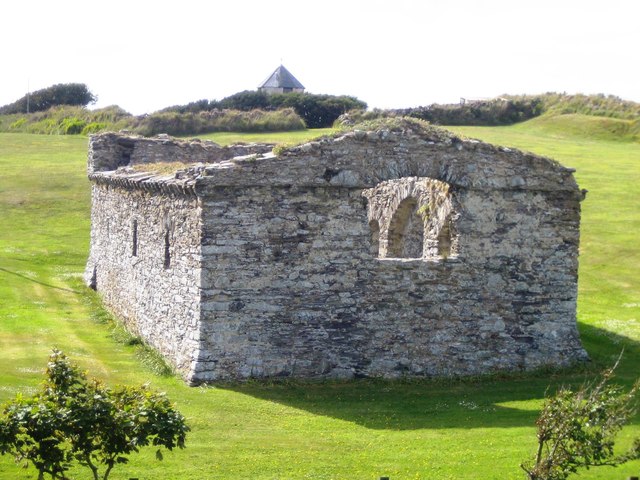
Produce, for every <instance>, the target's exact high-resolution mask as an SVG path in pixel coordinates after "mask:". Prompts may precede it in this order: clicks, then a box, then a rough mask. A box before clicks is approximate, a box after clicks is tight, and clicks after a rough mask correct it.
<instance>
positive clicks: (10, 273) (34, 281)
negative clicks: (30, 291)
mask: <svg viewBox="0 0 640 480" xmlns="http://www.w3.org/2000/svg"><path fill="white" fill-rule="evenodd" d="M0 272H5V273H8V274H9V275H14V276H16V277H18V278H21V279H23V280H27V281H29V282H32V283H37V284H38V285H42V286H43V287H48V288H53V289H55V290H60V291H62V292H69V293H80V292H79V291H78V290H72V289H70V288H64V287H57V286H55V285H51V284H50V283H45V282H41V281H40V280H36V279H35V278H31V277H27V276H26V275H22V274H21V273H18V272H13V271H11V270H7V269H6V268H2V267H0Z"/></svg>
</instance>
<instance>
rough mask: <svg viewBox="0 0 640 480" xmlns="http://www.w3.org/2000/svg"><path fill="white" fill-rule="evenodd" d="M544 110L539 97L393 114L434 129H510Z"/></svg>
mask: <svg viewBox="0 0 640 480" xmlns="http://www.w3.org/2000/svg"><path fill="white" fill-rule="evenodd" d="M543 110H544V105H543V101H542V99H541V98H538V97H522V98H497V99H493V100H485V101H472V102H464V103H460V104H453V105H438V104H433V105H429V106H426V107H417V108H406V109H399V110H392V112H393V113H394V114H395V115H400V116H408V117H414V118H419V119H421V120H427V121H428V122H431V123H433V124H436V125H486V126H494V125H512V124H514V123H517V122H523V121H525V120H529V119H530V118H533V117H537V116H538V115H540V114H542V112H543Z"/></svg>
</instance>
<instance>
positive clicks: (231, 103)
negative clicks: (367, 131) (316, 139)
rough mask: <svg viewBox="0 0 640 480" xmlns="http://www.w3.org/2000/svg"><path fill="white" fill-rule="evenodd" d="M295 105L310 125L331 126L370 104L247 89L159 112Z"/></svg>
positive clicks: (274, 108)
mask: <svg viewBox="0 0 640 480" xmlns="http://www.w3.org/2000/svg"><path fill="white" fill-rule="evenodd" d="M286 108H292V109H293V110H294V111H295V112H296V113H297V114H298V115H299V116H300V117H301V118H302V120H303V121H304V123H305V125H306V126H307V127H308V128H322V127H330V126H332V125H333V122H335V121H336V119H337V118H338V117H339V116H340V115H342V114H343V113H345V112H348V111H349V110H354V109H363V110H364V109H366V108H367V104H366V103H364V102H363V101H361V100H358V99H357V98H355V97H349V96H344V95H343V96H335V95H314V94H311V93H298V92H294V93H280V94H266V93H265V92H260V91H250V90H246V91H244V92H238V93H235V94H233V95H231V96H229V97H226V98H223V99H222V100H220V101H215V100H212V101H206V100H199V101H197V102H191V103H189V104H187V105H182V106H180V105H176V106H173V107H169V108H166V109H164V110H161V111H160V112H159V113H167V112H174V113H186V112H191V113H197V112H204V111H214V110H217V109H223V110H225V109H226V110H240V111H243V112H248V111H252V110H260V111H276V110H282V109H286Z"/></svg>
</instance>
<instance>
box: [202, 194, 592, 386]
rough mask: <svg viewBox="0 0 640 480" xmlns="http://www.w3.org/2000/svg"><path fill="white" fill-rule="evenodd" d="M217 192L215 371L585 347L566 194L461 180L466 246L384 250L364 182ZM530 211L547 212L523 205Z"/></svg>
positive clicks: (543, 356)
mask: <svg viewBox="0 0 640 480" xmlns="http://www.w3.org/2000/svg"><path fill="white" fill-rule="evenodd" d="M217 193H218V194H217V195H214V194H213V192H212V194H211V195H210V196H208V197H207V198H205V199H204V203H203V212H204V232H205V233H204V236H203V248H202V252H203V259H204V261H203V265H204V266H203V288H204V290H203V304H202V311H203V320H204V321H203V331H202V342H203V349H202V350H201V353H202V356H201V362H200V364H199V370H198V372H197V373H196V376H197V378H199V379H201V380H203V381H204V380H207V381H209V380H218V379H233V378H246V377H262V376H289V375H293V376H300V377H317V376H330V377H353V376H385V377H394V376H402V375H468V374H479V373H487V372H493V371H499V370H519V369H532V368H536V367H540V366H544V365H566V364H569V363H571V362H574V361H577V360H580V359H584V358H585V353H584V351H583V350H582V347H581V345H580V341H579V338H578V334H577V330H576V320H575V308H576V268H577V262H576V261H575V255H576V248H577V237H576V236H575V235H569V236H564V235H562V234H559V233H558V230H559V229H562V228H565V227H575V225H574V224H572V222H573V221H574V219H573V220H571V221H569V222H567V220H566V219H564V220H563V218H562V216H563V214H562V213H560V210H559V209H558V208H557V207H558V203H557V202H562V201H564V200H566V199H564V198H563V196H562V194H560V197H559V198H557V197H556V196H555V195H553V196H551V197H549V196H546V197H545V195H542V194H540V193H531V192H522V193H519V194H517V195H516V194H513V192H503V191H499V192H486V193H485V192H482V193H478V192H474V191H460V192H458V195H459V196H460V199H459V201H460V203H461V204H463V205H468V206H469V208H465V209H464V210H463V211H462V212H461V213H460V218H459V219H458V221H457V226H456V228H457V231H458V233H459V237H460V246H459V254H458V255H457V256H456V257H451V258H448V259H444V258H423V259H389V258H388V259H379V258H377V257H376V256H375V255H372V253H371V248H370V247H371V245H370V242H371V236H370V231H369V226H368V223H369V219H368V213H367V210H368V208H367V205H366V204H365V203H364V202H363V197H362V190H361V189H345V188H332V187H324V188H321V187H290V188H286V187H254V188H250V189H249V188H245V189H235V190H234V189H231V188H229V187H225V188H221V189H220V190H219V191H218V192H217ZM525 205H535V209H536V211H535V212H533V209H534V207H531V206H527V207H525ZM523 208H528V209H529V210H530V211H529V214H533V213H535V215H532V216H528V217H523V215H522V214H517V215H512V212H517V211H518V210H521V209H523ZM488 218H490V220H487V219H488ZM477 219H480V220H482V222H480V223H479V222H477V221H476V220H477ZM538 232H541V233H542V237H543V241H542V242H540V243H538V242H537V241H535V240H533V239H535V238H536V237H537V235H538ZM527 237H528V238H529V240H527ZM204 345H206V348H204Z"/></svg>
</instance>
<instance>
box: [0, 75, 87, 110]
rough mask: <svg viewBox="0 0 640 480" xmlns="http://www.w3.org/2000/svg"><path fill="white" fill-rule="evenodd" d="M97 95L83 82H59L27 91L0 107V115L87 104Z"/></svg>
mask: <svg viewBox="0 0 640 480" xmlns="http://www.w3.org/2000/svg"><path fill="white" fill-rule="evenodd" d="M96 100H97V97H96V96H95V95H94V94H93V93H91V92H90V91H89V89H88V88H87V86H86V85H85V84H84V83H64V84H63V83H59V84H57V85H53V86H51V87H47V88H43V89H42V90H36V91H35V92H31V93H28V94H27V95H25V96H24V97H22V98H21V99H19V100H17V101H15V102H13V103H10V104H9V105H4V106H3V107H0V115H11V114H13V113H33V112H44V111H45V110H49V109H50V108H51V107H57V106H58V105H73V106H83V107H85V106H87V105H89V104H91V103H95V102H96Z"/></svg>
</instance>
